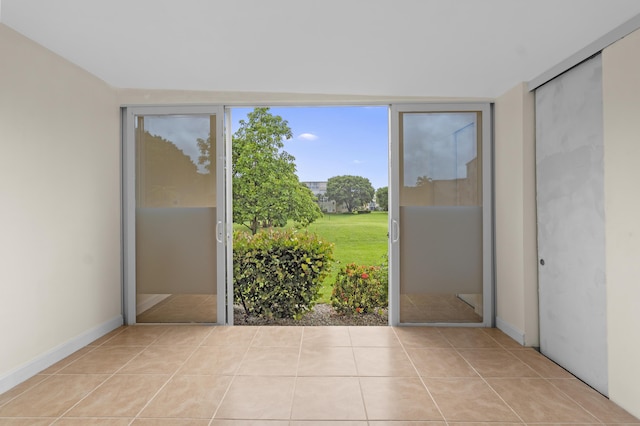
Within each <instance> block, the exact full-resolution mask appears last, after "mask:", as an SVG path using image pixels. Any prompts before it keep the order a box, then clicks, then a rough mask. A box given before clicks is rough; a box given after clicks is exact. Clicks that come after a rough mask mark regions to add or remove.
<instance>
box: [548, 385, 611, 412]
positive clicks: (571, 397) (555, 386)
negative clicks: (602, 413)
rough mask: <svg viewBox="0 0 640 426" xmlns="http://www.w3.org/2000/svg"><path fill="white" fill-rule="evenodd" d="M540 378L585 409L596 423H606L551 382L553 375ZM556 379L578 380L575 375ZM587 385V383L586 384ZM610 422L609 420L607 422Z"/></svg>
mask: <svg viewBox="0 0 640 426" xmlns="http://www.w3.org/2000/svg"><path fill="white" fill-rule="evenodd" d="M542 379H544V380H545V381H546V382H547V383H549V384H550V385H551V386H553V387H554V388H555V389H557V390H558V391H560V392H561V393H562V394H563V395H564V396H565V397H567V398H568V399H569V401H571V402H573V403H575V404H576V405H577V406H578V407H580V408H581V409H583V410H584V411H586V412H587V413H588V414H589V415H590V416H592V417H593V418H594V419H596V420H597V421H598V423H600V424H606V423H605V422H603V421H602V420H600V417H598V416H596V415H595V414H593V413H592V412H591V411H589V410H588V409H587V408H586V407H584V406H583V405H582V404H580V402H578V401H576V400H575V399H573V398H572V397H571V395H569V394H568V393H566V392H565V391H563V390H562V389H560V388H559V387H557V386H556V385H554V384H553V382H552V381H551V379H553V377H542ZM556 380H580V379H578V378H577V377H575V376H573V378H572V379H561V378H558V379H556ZM587 386H588V385H587ZM608 423H611V422H608Z"/></svg>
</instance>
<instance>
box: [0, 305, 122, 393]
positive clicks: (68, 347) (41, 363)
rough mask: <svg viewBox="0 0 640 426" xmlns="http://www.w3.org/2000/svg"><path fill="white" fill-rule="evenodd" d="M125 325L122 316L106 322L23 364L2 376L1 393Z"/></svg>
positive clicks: (0, 378) (0, 377) (0, 380)
mask: <svg viewBox="0 0 640 426" xmlns="http://www.w3.org/2000/svg"><path fill="white" fill-rule="evenodd" d="M122 324H123V319H122V315H118V316H117V317H115V318H112V319H110V320H109V321H107V322H104V323H102V324H100V325H98V326H97V327H94V328H92V329H90V330H87V331H85V332H84V333H82V334H80V335H79V336H76V337H74V338H72V339H71V340H69V341H67V342H64V343H62V344H60V345H58V346H56V347H54V348H53V349H50V350H48V351H47V352H45V353H43V354H41V355H39V356H36V357H35V358H34V359H33V360H31V361H29V362H27V363H25V364H22V365H21V366H19V367H17V368H15V369H13V370H11V371H9V372H7V373H5V374H3V375H1V376H0V393H3V392H6V391H7V390H9V389H11V388H12V387H14V386H17V385H19V384H20V383H22V382H24V381H25V380H27V379H29V378H30V377H33V376H35V375H36V374H38V373H39V372H41V371H42V370H44V369H45V368H48V367H50V366H52V365H53V364H55V363H56V362H58V361H60V360H62V359H64V358H66V357H68V356H69V355H71V354H72V353H74V352H75V351H77V350H78V349H81V348H83V347H85V346H87V345H88V344H89V343H91V342H93V341H94V340H96V339H99V338H100V337H102V336H104V335H105V334H107V333H109V332H110V331H112V330H115V329H116V328H118V327H120V326H121V325H122Z"/></svg>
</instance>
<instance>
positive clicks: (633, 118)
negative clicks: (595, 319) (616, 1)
mask: <svg viewBox="0 0 640 426" xmlns="http://www.w3.org/2000/svg"><path fill="white" fill-rule="evenodd" d="M638 52H640V30H638V31H636V32H634V33H632V34H631V35H629V36H627V37H625V38H624V39H622V40H620V41H618V42H617V43H615V44H614V45H612V46H610V47H609V48H607V49H605V50H604V52H603V56H602V60H603V84H602V87H603V114H604V150H605V151H604V158H605V171H604V173H605V217H606V224H605V226H606V267H607V326H608V329H607V333H608V338H609V342H608V349H609V396H610V398H611V399H612V400H613V401H614V402H616V403H617V404H619V405H620V406H622V407H623V408H625V409H626V410H627V411H629V412H630V413H631V414H633V415H635V416H636V417H640V364H639V362H640V188H639V184H640V167H639V165H640V132H639V130H638V117H640V55H638Z"/></svg>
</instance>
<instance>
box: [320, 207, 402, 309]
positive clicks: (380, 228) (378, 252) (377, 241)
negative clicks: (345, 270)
mask: <svg viewBox="0 0 640 426" xmlns="http://www.w3.org/2000/svg"><path fill="white" fill-rule="evenodd" d="M387 220H388V215H387V212H371V214H354V215H351V214H325V216H324V217H323V218H321V219H319V220H317V221H315V222H314V223H312V224H311V225H309V227H308V230H309V232H315V233H316V234H318V235H319V236H320V237H321V238H322V239H324V240H326V241H330V242H332V243H334V244H335V247H334V251H333V255H334V258H335V260H336V263H335V264H334V265H333V268H332V270H331V274H330V275H329V276H328V277H327V279H325V280H324V283H323V285H322V288H321V289H320V295H321V296H320V300H319V303H328V302H329V299H330V298H331V291H332V289H333V283H334V282H335V278H336V275H337V274H338V270H339V269H340V268H341V267H342V265H345V264H347V263H357V264H359V265H379V264H381V263H382V261H383V257H384V255H385V254H387V249H388V248H387V242H388V239H387V232H388V228H389V225H388V221H387Z"/></svg>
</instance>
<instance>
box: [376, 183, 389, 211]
mask: <svg viewBox="0 0 640 426" xmlns="http://www.w3.org/2000/svg"><path fill="white" fill-rule="evenodd" d="M376 202H377V203H378V206H379V207H380V209H382V210H384V211H387V210H389V187H388V186H383V187H382V188H378V190H377V191H376Z"/></svg>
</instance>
